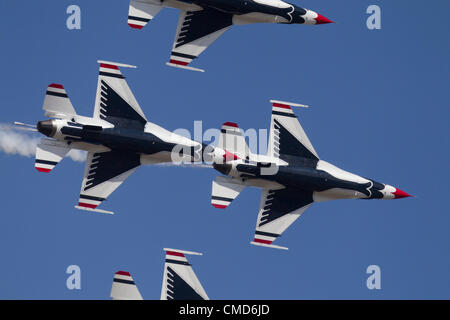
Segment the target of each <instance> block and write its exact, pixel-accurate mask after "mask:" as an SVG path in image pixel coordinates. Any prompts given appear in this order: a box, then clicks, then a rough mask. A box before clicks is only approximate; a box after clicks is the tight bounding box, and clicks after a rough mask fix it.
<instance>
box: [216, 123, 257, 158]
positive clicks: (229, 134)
mask: <svg viewBox="0 0 450 320" xmlns="http://www.w3.org/2000/svg"><path fill="white" fill-rule="evenodd" d="M218 147H219V148H222V149H223V150H225V151H228V152H231V153H232V154H233V155H237V156H238V157H239V158H242V159H245V158H246V157H247V156H249V155H250V151H249V149H248V145H247V142H246V141H245V137H244V135H243V133H242V130H241V129H240V128H239V127H238V125H237V124H236V123H234V122H225V123H224V124H223V125H222V129H221V135H220V138H219V144H218ZM231 160H232V159H231ZM234 160H236V159H234Z"/></svg>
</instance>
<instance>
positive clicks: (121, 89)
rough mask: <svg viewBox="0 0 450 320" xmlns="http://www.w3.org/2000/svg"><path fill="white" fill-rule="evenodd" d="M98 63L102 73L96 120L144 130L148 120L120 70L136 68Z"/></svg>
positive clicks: (107, 62)
mask: <svg viewBox="0 0 450 320" xmlns="http://www.w3.org/2000/svg"><path fill="white" fill-rule="evenodd" d="M98 63H99V64H100V71H99V76H98V83H97V94H96V97H95V107H94V118H99V119H103V120H106V121H108V122H110V123H112V124H113V125H114V126H116V127H128V128H130V127H134V128H136V129H142V130H143V129H144V127H145V124H146V123H147V118H146V117H145V115H144V112H142V109H141V107H140V106H139V103H138V102H137V101H136V98H135V97H134V95H133V93H132V92H131V90H130V88H129V87H128V84H127V82H126V81H125V77H124V76H123V75H122V73H121V72H120V68H119V67H129V68H136V67H135V66H130V65H126V64H121V63H116V62H109V61H98Z"/></svg>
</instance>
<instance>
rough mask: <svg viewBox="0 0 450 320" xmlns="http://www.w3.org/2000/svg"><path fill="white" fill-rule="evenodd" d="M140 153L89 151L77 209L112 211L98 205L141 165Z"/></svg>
mask: <svg viewBox="0 0 450 320" xmlns="http://www.w3.org/2000/svg"><path fill="white" fill-rule="evenodd" d="M140 164H141V160H140V155H139V154H133V153H123V152H120V151H109V152H102V153H94V152H89V153H88V156H87V160H86V167H85V169H84V178H83V183H82V185H81V191H80V199H79V201H78V205H77V206H75V208H77V209H82V210H90V211H97V212H103V213H112V212H109V211H105V210H99V209H97V207H98V206H99V205H100V204H101V203H102V202H103V201H104V200H106V198H108V196H109V195H110V194H111V193H113V192H114V190H116V189H117V188H118V187H119V186H120V185H121V184H122V183H123V182H124V181H125V180H126V179H127V178H128V177H129V176H130V175H131V174H132V173H133V172H134V171H136V169H137V168H138V167H139V166H140Z"/></svg>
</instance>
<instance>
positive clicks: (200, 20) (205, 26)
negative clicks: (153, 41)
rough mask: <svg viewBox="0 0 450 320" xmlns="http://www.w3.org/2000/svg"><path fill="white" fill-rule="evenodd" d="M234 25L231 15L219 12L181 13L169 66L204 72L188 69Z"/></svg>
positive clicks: (207, 10)
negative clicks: (190, 64) (193, 61)
mask: <svg viewBox="0 0 450 320" xmlns="http://www.w3.org/2000/svg"><path fill="white" fill-rule="evenodd" d="M232 24H233V22H232V15H231V14H228V13H223V12H220V11H217V10H212V9H203V10H198V11H181V13H180V17H179V19H178V27H177V33H176V36H175V42H174V44H173V48H172V53H171V55H170V61H169V62H168V63H167V64H168V65H170V66H174V67H181V68H186V69H191V70H196V71H203V70H201V69H196V68H191V67H187V65H188V64H189V63H191V62H192V60H194V59H195V58H197V57H198V56H199V55H200V54H201V53H202V52H203V51H204V50H205V49H206V48H207V47H208V46H209V45H211V44H212V43H213V42H214V41H215V40H216V39H217V38H219V37H220V36H221V35H222V34H223V33H224V32H225V31H227V30H228V29H229V27H230V26H231V25H232Z"/></svg>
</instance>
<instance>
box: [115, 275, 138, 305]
mask: <svg viewBox="0 0 450 320" xmlns="http://www.w3.org/2000/svg"><path fill="white" fill-rule="evenodd" d="M111 298H113V299H114V300H143V299H142V296H141V293H140V292H139V290H138V288H137V286H136V284H135V283H134V281H133V278H132V277H131V274H130V273H129V272H126V271H117V272H116V273H115V274H114V279H113V285H112V288H111Z"/></svg>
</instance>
